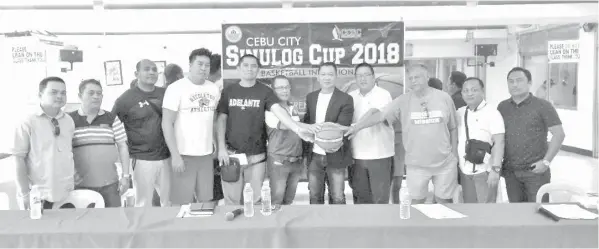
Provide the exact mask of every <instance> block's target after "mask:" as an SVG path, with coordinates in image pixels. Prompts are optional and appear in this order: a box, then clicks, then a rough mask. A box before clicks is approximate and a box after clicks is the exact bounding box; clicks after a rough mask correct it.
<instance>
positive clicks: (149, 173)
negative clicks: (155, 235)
mask: <svg viewBox="0 0 599 249" xmlns="http://www.w3.org/2000/svg"><path fill="white" fill-rule="evenodd" d="M135 76H136V78H137V84H136V87H133V88H131V89H129V90H127V91H125V92H124V93H123V94H122V95H121V96H120V97H119V98H118V99H117V100H116V102H115V103H114V107H113V109H112V113H114V114H116V115H117V116H118V117H119V119H120V120H121V121H122V122H123V124H124V125H125V130H126V131H127V137H128V145H129V154H130V155H131V158H132V160H133V163H132V164H131V165H132V167H133V186H134V189H135V206H136V207H146V206H151V205H152V197H153V193H154V189H157V190H158V193H159V194H160V197H161V198H160V199H161V205H162V206H168V205H170V198H169V189H170V183H169V177H170V174H169V172H170V168H169V167H170V163H169V157H170V153H169V151H168V147H167V146H166V142H165V141H164V136H163V134H162V111H161V110H162V100H163V98H164V93H165V88H161V87H156V86H155V84H156V81H157V80H158V70H157V68H156V64H154V62H152V61H150V60H141V61H140V62H138V63H137V66H136V72H135Z"/></svg>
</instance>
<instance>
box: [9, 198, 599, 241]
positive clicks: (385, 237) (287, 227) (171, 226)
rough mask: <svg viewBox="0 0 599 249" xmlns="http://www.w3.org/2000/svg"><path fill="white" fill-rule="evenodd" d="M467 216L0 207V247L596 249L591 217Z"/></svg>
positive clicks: (385, 210) (479, 207) (482, 209)
mask: <svg viewBox="0 0 599 249" xmlns="http://www.w3.org/2000/svg"><path fill="white" fill-rule="evenodd" d="M448 207H450V208H452V209H454V210H456V211H458V212H461V213H463V214H465V215H467V216H468V217H467V218H462V219H452V220H448V219H445V220H434V219H429V218H428V217H426V216H424V215H423V214H422V213H420V212H419V211H417V210H416V209H414V208H412V210H411V213H412V215H411V218H410V219H408V220H402V219H400V217H399V206H398V205H332V206H331V205H311V206H299V205H298V206H284V207H283V208H282V210H280V211H279V212H276V213H273V214H272V215H271V216H263V215H262V214H260V212H259V211H258V210H256V213H255V216H254V217H252V218H246V217H243V216H240V217H237V218H236V219H235V220H233V221H225V219H224V214H225V212H227V211H231V210H233V209H235V208H236V207H231V206H227V207H223V206H219V207H218V208H217V210H216V213H215V215H213V216H211V217H203V218H175V216H176V214H177V213H178V211H179V209H178V208H175V207H171V208H104V209H62V210H46V211H45V212H44V216H43V218H42V219H41V220H31V219H29V215H28V212H26V211H0V247H29V248H30V247H62V248H65V247H119V248H123V247H369V248H372V247H535V248H540V247H542V248H546V247H567V248H586V247H589V248H591V247H592V248H597V247H598V237H597V236H598V229H597V225H598V223H597V220H560V221H559V222H555V221H553V220H551V219H548V218H546V217H545V216H542V215H540V214H539V213H537V212H536V207H537V205H536V204H534V203H521V204H449V205H448Z"/></svg>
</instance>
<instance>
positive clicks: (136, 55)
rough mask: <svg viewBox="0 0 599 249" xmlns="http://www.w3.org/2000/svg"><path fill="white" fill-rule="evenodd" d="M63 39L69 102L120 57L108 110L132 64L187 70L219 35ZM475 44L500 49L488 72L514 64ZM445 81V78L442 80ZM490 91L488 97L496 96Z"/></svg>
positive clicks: (421, 48) (463, 48)
mask: <svg viewBox="0 0 599 249" xmlns="http://www.w3.org/2000/svg"><path fill="white" fill-rule="evenodd" d="M61 38H62V39H63V40H65V41H67V42H69V43H71V44H75V45H76V46H78V48H79V49H81V50H83V51H84V62H82V63H75V64H74V69H73V71H71V72H68V73H57V74H58V75H59V76H61V77H63V78H64V79H65V80H67V81H68V82H73V83H74V84H70V85H69V88H68V98H69V102H78V99H77V88H76V87H77V84H78V82H80V81H81V80H82V79H86V78H95V79H98V80H100V81H101V82H103V84H105V76H104V61H109V60H121V67H122V74H123V85H120V86H105V89H104V103H103V106H102V107H103V108H105V109H111V108H112V104H113V102H114V100H116V98H117V97H118V96H119V95H120V94H121V93H122V92H124V91H125V90H126V89H127V88H128V87H129V83H130V82H131V81H132V80H133V79H134V78H135V76H134V72H135V64H136V63H137V62H138V61H139V60H141V59H150V60H153V61H166V62H167V64H168V63H176V64H178V65H179V66H181V67H182V68H183V70H184V71H185V72H186V71H188V68H189V67H188V55H189V52H191V51H192V50H193V49H195V48H199V47H206V48H208V49H210V50H212V51H213V52H217V53H221V47H222V46H221V36H220V34H190V35H127V36H105V37H102V36H63V37H61ZM407 42H410V43H412V44H413V47H414V55H413V57H416V58H463V57H472V56H473V53H474V52H473V50H474V49H473V48H474V44H475V42H474V41H469V42H466V41H465V40H464V39H451V40H447V39H445V40H436V41H435V40H433V41H431V40H414V41H407ZM476 42H477V43H497V44H499V51H498V56H497V57H490V60H493V61H495V63H496V66H495V67H494V68H492V70H491V71H493V70H494V71H497V72H499V73H502V74H505V73H506V72H507V70H509V68H511V67H512V66H514V64H513V63H514V62H513V61H512V60H511V59H510V58H513V57H514V56H515V54H514V53H516V51H517V49H516V47H514V46H513V44H508V43H507V42H506V39H505V38H502V39H478V40H476ZM442 80H446V79H442ZM487 81H488V82H487V84H488V85H489V86H490V88H489V89H493V87H492V86H496V85H505V81H503V80H498V79H497V78H493V77H488V78H487ZM494 94H495V93H494V92H491V94H490V95H488V97H490V99H498V98H503V95H501V96H498V97H495V96H494Z"/></svg>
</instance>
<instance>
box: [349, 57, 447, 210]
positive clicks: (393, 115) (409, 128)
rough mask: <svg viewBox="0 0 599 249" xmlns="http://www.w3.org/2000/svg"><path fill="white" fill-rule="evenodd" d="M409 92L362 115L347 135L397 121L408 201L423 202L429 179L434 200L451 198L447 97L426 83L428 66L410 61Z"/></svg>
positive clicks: (440, 200) (442, 201)
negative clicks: (377, 109)
mask: <svg viewBox="0 0 599 249" xmlns="http://www.w3.org/2000/svg"><path fill="white" fill-rule="evenodd" d="M407 79H408V82H409V83H411V85H410V86H409V87H410V90H411V91H410V92H408V93H406V94H403V95H401V96H399V97H398V98H396V99H395V100H393V102H391V103H390V104H389V105H387V106H386V107H385V108H384V109H383V110H382V111H376V112H374V114H373V115H371V116H370V117H367V118H363V119H362V120H361V121H359V122H358V123H357V124H356V125H354V126H352V127H351V128H349V130H348V131H347V133H346V134H347V135H349V136H351V135H354V134H356V132H358V131H360V130H362V129H364V128H367V127H370V126H373V125H375V124H378V123H381V122H384V121H385V120H386V121H387V122H390V123H393V122H401V129H402V132H403V133H402V134H403V137H402V139H403V144H404V146H405V149H406V158H405V164H406V175H407V184H408V188H409V189H410V195H411V197H412V201H413V202H414V203H416V204H418V203H424V201H425V199H426V196H427V194H428V184H429V181H431V180H432V181H433V184H434V186H435V190H434V195H435V197H436V198H435V199H436V201H437V202H438V203H447V202H450V201H451V200H452V197H453V194H454V191H455V187H456V186H457V167H456V165H457V161H458V159H457V142H458V134H457V120H456V111H455V107H454V104H453V100H452V99H451V97H450V96H449V95H448V94H447V93H445V92H443V91H439V90H437V89H434V88H431V87H429V86H428V79H429V77H428V70H427V68H426V67H425V66H423V65H414V66H412V67H410V68H409V70H408V77H407Z"/></svg>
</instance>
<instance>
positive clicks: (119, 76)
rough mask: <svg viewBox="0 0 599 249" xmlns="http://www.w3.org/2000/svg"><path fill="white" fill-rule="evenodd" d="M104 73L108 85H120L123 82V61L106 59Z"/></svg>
mask: <svg viewBox="0 0 599 249" xmlns="http://www.w3.org/2000/svg"><path fill="white" fill-rule="evenodd" d="M104 75H105V76H106V85H107V86H118V85H122V84H123V72H122V70H121V61H120V60H115V61H105V62H104Z"/></svg>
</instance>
